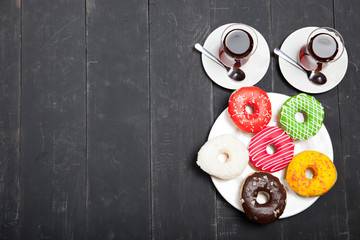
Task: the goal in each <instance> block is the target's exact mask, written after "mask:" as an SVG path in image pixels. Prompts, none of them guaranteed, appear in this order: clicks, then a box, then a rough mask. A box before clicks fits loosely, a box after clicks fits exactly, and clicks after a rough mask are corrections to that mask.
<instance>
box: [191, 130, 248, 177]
mask: <svg viewBox="0 0 360 240" xmlns="http://www.w3.org/2000/svg"><path fill="white" fill-rule="evenodd" d="M221 154H225V156H226V157H227V159H226V160H225V161H220V160H219V155H221ZM248 161H249V151H248V150H247V148H246V146H245V145H244V144H243V143H242V142H241V141H240V140H239V139H238V138H236V137H235V136H234V135H231V134H226V135H220V136H217V137H214V138H212V139H210V140H209V141H207V142H206V143H205V144H204V145H203V146H202V147H201V148H200V150H199V152H198V158H197V161H196V163H197V165H199V166H200V168H201V169H202V170H203V171H205V172H207V173H208V174H210V175H212V176H214V177H217V178H220V179H232V178H235V177H237V176H239V175H240V174H241V173H242V172H243V171H244V170H245V168H246V166H247V165H248Z"/></svg>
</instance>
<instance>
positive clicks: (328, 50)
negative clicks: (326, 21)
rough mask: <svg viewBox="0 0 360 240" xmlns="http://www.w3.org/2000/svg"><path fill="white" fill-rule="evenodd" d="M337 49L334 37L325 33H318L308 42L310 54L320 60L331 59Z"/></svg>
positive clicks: (326, 60)
mask: <svg viewBox="0 0 360 240" xmlns="http://www.w3.org/2000/svg"><path fill="white" fill-rule="evenodd" d="M338 51H339V50H338V43H337V42H336V40H335V38H334V37H333V36H331V35H329V34H327V33H319V34H317V35H315V36H314V37H313V38H311V40H310V42H309V52H310V54H311V55H312V56H313V57H314V58H315V59H316V60H318V61H320V62H329V61H331V60H333V59H334V58H335V57H336V55H337V52H338Z"/></svg>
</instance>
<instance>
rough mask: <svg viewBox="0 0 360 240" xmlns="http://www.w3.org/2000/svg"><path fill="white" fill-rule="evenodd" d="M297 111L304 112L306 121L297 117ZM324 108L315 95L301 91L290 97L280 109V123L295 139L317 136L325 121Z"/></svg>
mask: <svg viewBox="0 0 360 240" xmlns="http://www.w3.org/2000/svg"><path fill="white" fill-rule="evenodd" d="M297 112H302V113H304V114H305V115H306V116H305V121H304V122H303V123H300V122H298V121H297V120H296V119H295V114H296V113H297ZM324 115H325V114H324V108H323V106H322V105H321V103H320V102H318V101H317V100H316V99H315V98H314V97H312V96H310V95H307V94H304V93H300V94H298V95H296V96H293V97H291V98H289V99H288V100H287V101H286V102H285V103H284V105H283V106H282V107H281V109H280V125H281V127H282V128H283V129H284V131H285V132H286V133H287V134H288V135H289V136H290V137H291V138H292V139H295V140H306V139H308V138H309V137H311V136H315V135H316V133H317V132H318V131H319V130H320V128H321V126H322V124H323V121H324Z"/></svg>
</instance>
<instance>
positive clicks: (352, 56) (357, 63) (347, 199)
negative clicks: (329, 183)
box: [334, 0, 360, 239]
mask: <svg viewBox="0 0 360 240" xmlns="http://www.w3.org/2000/svg"><path fill="white" fill-rule="evenodd" d="M359 10H360V2H359V1H355V0H351V1H350V0H346V1H335V11H334V12H335V16H334V19H335V27H336V29H337V30H338V31H339V32H340V33H341V35H342V36H343V38H344V41H345V46H346V50H347V52H348V56H349V63H348V70H347V73H346V75H345V78H344V80H343V81H342V82H341V83H340V84H339V86H338V91H339V99H338V101H339V108H340V114H339V119H340V125H339V126H338V127H340V131H341V135H340V137H341V140H342V141H341V143H342V144H341V156H340V157H341V158H340V161H341V162H342V169H343V171H342V176H341V178H340V179H339V180H340V181H341V183H342V184H343V185H345V187H344V188H341V189H340V188H339V189H338V193H339V194H341V195H343V196H344V204H346V212H345V213H344V217H342V218H341V219H340V221H343V222H344V223H345V224H346V225H347V227H348V228H347V229H344V230H343V231H341V235H342V237H343V239H357V238H359V236H360V228H359V224H358V220H357V219H358V216H359V214H360V208H359V199H360V193H359V190H358V189H359V187H360V168H359V156H360V149H359V144H358V142H359V138H360V125H359V112H360V107H359V99H360V94H359V89H360V82H359V81H358V80H359V67H360V52H359V47H360V45H359V37H358V33H359V31H360V16H359V14H357V12H358V11H359Z"/></svg>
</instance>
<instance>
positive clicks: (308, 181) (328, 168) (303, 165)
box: [286, 151, 337, 197]
mask: <svg viewBox="0 0 360 240" xmlns="http://www.w3.org/2000/svg"><path fill="white" fill-rule="evenodd" d="M307 169H309V170H311V171H312V172H313V174H314V176H312V178H311V177H310V178H308V177H307V176H306V170H307ZM336 179H337V171H336V168H335V165H334V163H333V162H332V161H331V160H330V159H329V158H328V157H327V156H326V155H325V154H322V153H320V152H317V151H304V152H301V153H298V154H296V155H295V157H294V158H293V159H292V160H291V162H290V164H289V166H288V168H287V171H286V181H287V183H288V184H289V186H290V187H291V189H292V190H294V191H295V192H296V193H298V194H299V195H302V196H305V197H316V196H320V195H323V194H325V193H326V192H328V191H329V190H330V189H331V188H332V187H333V186H334V184H335V182H336Z"/></svg>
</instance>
